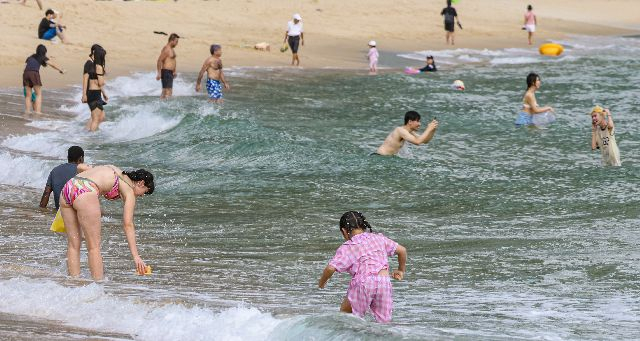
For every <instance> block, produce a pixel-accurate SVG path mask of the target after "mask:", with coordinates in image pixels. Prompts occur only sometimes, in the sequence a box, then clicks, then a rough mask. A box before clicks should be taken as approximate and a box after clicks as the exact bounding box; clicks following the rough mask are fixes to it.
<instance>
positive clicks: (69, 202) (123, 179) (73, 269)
mask: <svg viewBox="0 0 640 341" xmlns="http://www.w3.org/2000/svg"><path fill="white" fill-rule="evenodd" d="M154 189H155V185H154V182H153V175H152V174H151V173H149V172H148V171H146V170H144V169H138V170H136V171H130V172H127V171H122V170H120V169H119V168H117V167H115V166H97V167H93V168H91V169H89V170H86V171H84V172H82V173H80V174H78V175H76V176H75V177H73V178H71V179H70V180H69V181H67V183H66V184H65V185H64V187H63V188H62V193H61V194H60V212H61V213H62V220H64V225H65V228H66V231H67V268H68V271H69V275H70V276H74V277H75V276H78V275H80V244H81V242H82V239H81V236H84V240H85V241H86V243H87V252H88V254H89V269H90V270H91V277H92V278H93V279H94V280H102V279H103V278H104V273H103V271H104V270H103V265H102V255H101V253H100V244H101V232H102V229H101V222H102V220H101V218H102V212H101V210H100V200H99V197H100V196H104V197H105V199H107V200H117V199H122V202H123V206H124V210H123V217H122V224H123V229H124V233H125V235H126V237H127V243H128V244H129V250H130V251H131V255H132V256H133V260H134V262H135V266H136V271H137V272H138V273H139V274H144V273H145V267H146V264H145V263H144V261H143V260H142V258H140V255H138V247H137V245H136V231H135V228H134V224H133V211H134V209H135V206H136V198H137V197H139V196H142V195H145V194H151V193H153V191H154ZM80 229H82V234H81V233H80Z"/></svg>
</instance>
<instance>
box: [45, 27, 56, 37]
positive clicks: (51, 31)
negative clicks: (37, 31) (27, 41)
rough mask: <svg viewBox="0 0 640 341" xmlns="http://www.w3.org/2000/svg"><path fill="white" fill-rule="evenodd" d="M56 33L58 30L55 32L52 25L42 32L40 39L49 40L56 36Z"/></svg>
mask: <svg viewBox="0 0 640 341" xmlns="http://www.w3.org/2000/svg"><path fill="white" fill-rule="evenodd" d="M56 34H58V32H56V29H55V28H53V27H52V28H50V29H48V30H47V31H46V32H44V34H43V35H42V39H44V40H51V39H53V37H55V36H56Z"/></svg>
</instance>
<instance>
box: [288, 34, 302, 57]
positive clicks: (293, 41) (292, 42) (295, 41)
mask: <svg viewBox="0 0 640 341" xmlns="http://www.w3.org/2000/svg"><path fill="white" fill-rule="evenodd" d="M288 41H289V47H290V48H291V52H292V53H298V47H299V46H300V36H289V39H288Z"/></svg>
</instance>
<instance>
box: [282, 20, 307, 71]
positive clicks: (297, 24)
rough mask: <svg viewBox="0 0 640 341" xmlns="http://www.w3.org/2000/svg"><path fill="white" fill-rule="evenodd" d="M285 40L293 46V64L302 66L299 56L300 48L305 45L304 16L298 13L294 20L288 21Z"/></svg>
mask: <svg viewBox="0 0 640 341" xmlns="http://www.w3.org/2000/svg"><path fill="white" fill-rule="evenodd" d="M284 42H285V43H287V42H288V43H289V47H290V48H291V53H292V55H291V65H295V66H300V58H299V57H298V48H299V47H300V45H301V46H304V33H303V28H302V17H301V16H300V14H298V13H296V14H294V15H293V21H289V22H288V23H287V32H285V34H284Z"/></svg>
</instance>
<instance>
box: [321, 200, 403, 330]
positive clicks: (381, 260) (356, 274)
mask: <svg viewBox="0 0 640 341" xmlns="http://www.w3.org/2000/svg"><path fill="white" fill-rule="evenodd" d="M367 230H368V231H367ZM340 233H342V237H344V240H345V242H344V243H343V244H342V245H341V246H340V247H339V248H338V250H337V251H336V254H335V256H334V257H333V259H331V261H330V262H329V264H328V265H327V266H326V268H325V269H324V271H323V272H322V277H320V281H319V282H318V287H320V289H324V287H325V285H326V284H327V281H328V280H329V279H330V278H331V276H333V274H334V273H335V272H336V271H337V272H348V273H349V274H351V276H352V278H351V282H350V283H349V289H347V297H345V298H344V300H343V301H342V304H341V305H340V311H341V312H344V313H351V314H353V315H356V316H358V317H364V315H365V314H366V313H367V311H368V310H371V313H372V314H373V317H374V318H375V319H376V322H379V323H388V322H391V317H392V313H393V287H392V286H391V279H390V275H391V277H393V278H394V279H396V280H399V281H400V280H402V279H403V278H404V273H405V271H406V263H407V250H406V249H405V248H404V247H403V246H402V245H400V244H398V243H396V242H394V241H393V240H391V239H389V238H387V237H385V236H384V235H382V234H381V233H373V231H372V229H371V225H369V223H368V222H367V219H366V218H365V217H364V215H362V213H360V212H356V211H349V212H346V213H345V214H343V215H342V217H341V218H340ZM393 255H398V269H397V270H394V271H393V273H391V274H389V261H388V259H387V257H388V256H389V257H390V256H393Z"/></svg>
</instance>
